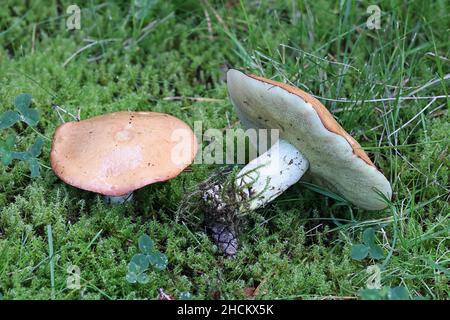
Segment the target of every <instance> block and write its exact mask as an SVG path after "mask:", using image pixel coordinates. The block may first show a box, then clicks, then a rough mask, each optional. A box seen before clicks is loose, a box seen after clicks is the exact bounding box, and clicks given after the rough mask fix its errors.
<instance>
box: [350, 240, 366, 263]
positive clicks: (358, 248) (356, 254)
mask: <svg viewBox="0 0 450 320" xmlns="http://www.w3.org/2000/svg"><path fill="white" fill-rule="evenodd" d="M368 253H369V247H367V246H365V245H363V244H357V245H354V246H352V251H351V252H350V257H351V258H352V259H354V260H358V261H361V260H363V259H364V258H365V257H367V255H368Z"/></svg>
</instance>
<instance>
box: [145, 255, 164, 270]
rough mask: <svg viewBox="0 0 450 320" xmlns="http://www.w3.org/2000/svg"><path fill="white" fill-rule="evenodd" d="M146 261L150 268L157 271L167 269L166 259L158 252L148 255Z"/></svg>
mask: <svg viewBox="0 0 450 320" xmlns="http://www.w3.org/2000/svg"><path fill="white" fill-rule="evenodd" d="M148 260H149V262H150V264H151V265H152V266H154V267H155V268H157V269H159V270H164V269H165V268H166V267H167V263H168V261H167V257H166V255H165V254H162V253H160V252H153V253H152V254H149V255H148Z"/></svg>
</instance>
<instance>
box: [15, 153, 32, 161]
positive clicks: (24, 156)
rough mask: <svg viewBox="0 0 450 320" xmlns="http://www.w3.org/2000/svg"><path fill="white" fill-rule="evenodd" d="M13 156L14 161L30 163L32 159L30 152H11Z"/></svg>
mask: <svg viewBox="0 0 450 320" xmlns="http://www.w3.org/2000/svg"><path fill="white" fill-rule="evenodd" d="M11 156H12V157H13V159H17V160H21V161H28V160H30V159H31V158H32V157H31V154H29V153H28V152H11Z"/></svg>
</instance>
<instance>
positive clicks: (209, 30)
mask: <svg viewBox="0 0 450 320" xmlns="http://www.w3.org/2000/svg"><path fill="white" fill-rule="evenodd" d="M203 13H204V15H205V19H206V25H207V26H208V35H209V40H210V41H213V40H214V36H213V29H212V25H211V18H210V17H209V13H208V10H206V8H203Z"/></svg>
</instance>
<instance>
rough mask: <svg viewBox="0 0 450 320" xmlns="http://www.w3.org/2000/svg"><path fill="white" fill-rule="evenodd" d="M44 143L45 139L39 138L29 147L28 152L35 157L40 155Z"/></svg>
mask: <svg viewBox="0 0 450 320" xmlns="http://www.w3.org/2000/svg"><path fill="white" fill-rule="evenodd" d="M43 145H44V140H42V139H41V138H37V140H36V142H35V143H34V144H33V145H32V146H31V147H30V149H28V152H29V153H30V154H31V155H32V156H33V157H38V156H39V155H40V154H41V151H42V146H43Z"/></svg>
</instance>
